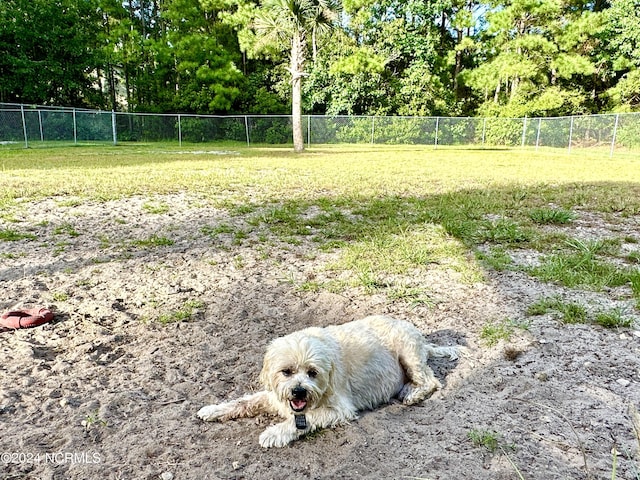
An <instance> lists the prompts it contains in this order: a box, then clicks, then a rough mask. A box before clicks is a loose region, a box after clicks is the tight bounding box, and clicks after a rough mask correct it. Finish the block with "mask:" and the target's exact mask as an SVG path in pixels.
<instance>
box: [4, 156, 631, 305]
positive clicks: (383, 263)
mask: <svg viewBox="0 0 640 480" xmlns="http://www.w3.org/2000/svg"><path fill="white" fill-rule="evenodd" d="M190 152H191V153H190ZM203 152H204V153H203ZM207 152H209V153H207ZM221 152H222V153H221ZM224 152H226V153H224ZM0 165H1V167H2V173H1V175H0V186H1V193H0V205H1V206H2V217H3V218H4V219H5V220H7V221H9V220H10V219H11V216H12V212H13V211H15V209H18V208H19V205H20V203H21V202H24V201H30V200H38V199H41V198H45V197H56V198H57V199H58V201H59V202H78V203H82V202H84V201H105V200H109V199H117V198H121V197H126V196H131V195H144V196H149V198H150V200H149V203H148V204H147V207H145V208H148V209H150V211H152V210H155V209H161V210H162V211H166V210H167V209H170V208H171V206H170V205H166V204H163V203H162V202H160V203H154V201H153V197H154V196H155V195H161V194H166V193H172V192H181V191H186V192H191V193H195V194H198V195H199V196H201V197H202V198H203V200H204V201H208V202H210V203H211V205H212V206H214V207H217V208H225V209H228V210H229V212H230V213H231V214H233V215H244V216H246V217H247V218H248V223H249V225H250V228H256V229H258V228H262V229H265V228H266V229H268V230H269V231H270V232H271V234H273V235H275V236H277V237H278V238H280V239H282V240H284V241H285V242H290V243H296V242H301V241H303V240H308V239H311V240H312V241H313V242H314V245H316V246H317V248H318V249H341V250H342V251H343V255H342V256H341V261H340V262H339V264H338V265H336V266H334V267H335V268H340V269H350V270H351V271H353V272H354V278H355V279H356V280H355V281H356V282H360V283H361V284H362V285H363V286H365V287H366V288H367V289H368V290H375V289H380V288H387V289H388V293H389V294H390V295H407V296H415V297H416V298H422V297H421V293H420V292H416V291H415V290H414V289H412V287H411V285H397V284H396V285H389V284H388V282H386V280H385V276H388V275H402V274H407V273H408V272H410V271H411V270H412V269H414V268H427V267H428V266H431V265H440V266H442V265H444V266H446V267H447V268H452V269H454V270H457V271H460V272H461V273H462V274H463V276H464V277H465V278H467V279H468V280H469V281H475V280H478V279H479V278H481V276H482V269H481V268H480V267H479V265H481V266H483V267H488V268H494V269H498V270H500V269H519V270H523V271H526V272H527V273H528V274H530V275H532V276H536V277H538V278H540V279H542V280H543V281H546V282H554V283H559V284H562V285H565V286H568V287H571V288H574V287H578V288H587V289H592V290H602V289H606V288H614V287H619V286H627V287H629V289H630V295H631V296H632V297H633V298H635V299H636V302H639V301H640V270H639V268H638V266H639V264H640V261H639V260H638V259H639V258H640V255H638V254H637V252H635V256H634V252H632V253H631V254H628V253H625V252H624V251H623V249H622V248H621V246H622V245H623V244H634V243H639V242H640V234H635V235H629V234H626V235H620V236H618V237H616V236H615V234H614V233H613V234H612V235H613V237H612V238H607V239H606V241H607V242H608V243H607V245H606V247H607V248H601V247H602V246H599V245H596V244H580V243H576V241H575V239H574V238H572V235H571V232H570V226H571V224H572V222H574V221H575V219H576V218H579V217H580V215H581V212H590V213H596V214H598V215H601V216H602V218H608V217H611V218H613V217H615V218H616V221H624V219H633V218H636V219H637V215H639V214H640V168H639V167H640V158H636V157H634V156H619V157H615V158H609V157H607V156H602V155H599V154H598V155H595V154H590V153H584V152H577V153H575V152H574V153H573V154H571V155H569V154H567V152H566V151H565V150H562V151H560V152H553V151H540V152H534V151H525V150H508V149H495V150H490V149H469V148H460V149H457V148H439V149H437V150H435V149H433V147H417V146H379V145H375V146H371V145H353V146H344V145H341V146H323V147H321V146H318V147H313V148H310V149H309V150H308V151H307V152H306V153H304V154H302V155H295V154H293V153H291V152H290V150H289V149H288V148H273V147H272V148H246V147H235V146H231V147H229V146H224V147H223V148H221V147H220V146H219V145H201V144H198V145H191V146H185V145H183V146H182V147H178V146H176V145H164V144H132V145H119V146H116V147H114V146H101V147H71V148H55V149H35V150H31V149H29V150H19V149H12V150H4V151H3V150H0ZM309 212H313V214H310V213H309ZM554 225H566V226H569V231H568V232H566V231H563V232H564V233H558V232H556V231H554V230H553V228H552V227H553V226H554ZM223 227H224V226H216V227H215V228H214V227H212V229H211V231H210V232H205V233H207V234H209V235H214V234H218V233H220V232H222V231H224V230H225V228H223ZM221 228H222V230H220V229H221ZM226 228H227V229H228V228H230V227H228V226H227V227H226ZM21 230H22V229H21V228H19V226H16V228H8V229H5V230H4V232H0V240H2V239H5V240H7V241H10V240H11V239H12V238H14V237H16V238H22V237H21V235H28V232H22V231H21ZM218 230H220V232H218ZM232 233H233V234H234V235H235V238H236V239H237V241H238V242H242V241H245V240H244V239H246V238H247V236H248V235H247V233H248V232H240V231H237V232H232ZM481 246H483V247H486V248H482V251H481V249H480V247H481ZM522 249H528V250H532V251H535V252H538V253H540V254H541V255H542V256H543V257H542V260H541V265H539V266H537V267H535V268H529V269H527V268H525V267H519V266H517V265H515V264H514V263H513V261H512V260H511V259H510V256H509V252H513V251H517V250H522ZM478 262H480V263H478ZM303 288H322V286H318V285H305V286H303Z"/></svg>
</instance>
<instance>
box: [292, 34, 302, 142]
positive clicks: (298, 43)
mask: <svg viewBox="0 0 640 480" xmlns="http://www.w3.org/2000/svg"><path fill="white" fill-rule="evenodd" d="M303 66H304V32H301V31H296V32H295V33H294V34H293V38H292V41H291V122H292V124H293V125H292V126H293V151H294V152H302V151H303V150H304V138H303V136H302V76H303V70H302V69H303Z"/></svg>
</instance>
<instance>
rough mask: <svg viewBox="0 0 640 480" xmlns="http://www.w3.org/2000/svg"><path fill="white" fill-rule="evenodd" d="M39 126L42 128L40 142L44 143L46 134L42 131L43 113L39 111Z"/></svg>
mask: <svg viewBox="0 0 640 480" xmlns="http://www.w3.org/2000/svg"><path fill="white" fill-rule="evenodd" d="M38 126H39V127H40V141H41V142H44V132H43V131H42V112H41V111H40V110H38Z"/></svg>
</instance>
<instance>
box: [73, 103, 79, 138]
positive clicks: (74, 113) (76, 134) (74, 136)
mask: <svg viewBox="0 0 640 480" xmlns="http://www.w3.org/2000/svg"><path fill="white" fill-rule="evenodd" d="M73 144H74V145H77V144H78V125H77V124H76V109H75V108H74V109H73Z"/></svg>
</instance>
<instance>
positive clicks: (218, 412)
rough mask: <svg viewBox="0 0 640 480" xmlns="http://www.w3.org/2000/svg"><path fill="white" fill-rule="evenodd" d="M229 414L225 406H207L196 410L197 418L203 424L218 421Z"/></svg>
mask: <svg viewBox="0 0 640 480" xmlns="http://www.w3.org/2000/svg"><path fill="white" fill-rule="evenodd" d="M228 413H229V408H228V407H227V406H226V405H225V404H221V405H207V406H206V407H202V408H201V409H200V410H198V413H197V415H198V417H200V418H201V419H202V420H204V421H205V422H214V421H216V420H220V419H221V418H222V417H224V416H225V415H227V414H228Z"/></svg>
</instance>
